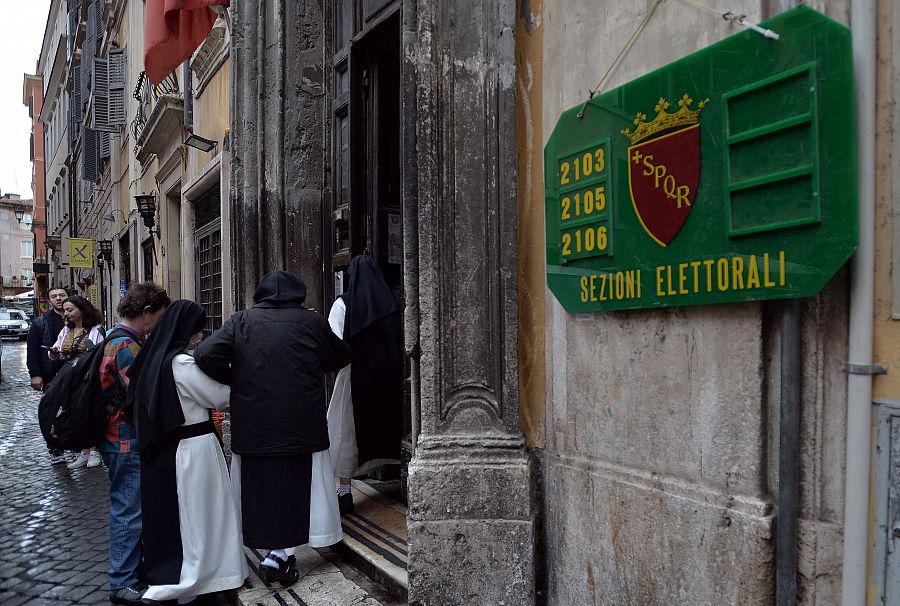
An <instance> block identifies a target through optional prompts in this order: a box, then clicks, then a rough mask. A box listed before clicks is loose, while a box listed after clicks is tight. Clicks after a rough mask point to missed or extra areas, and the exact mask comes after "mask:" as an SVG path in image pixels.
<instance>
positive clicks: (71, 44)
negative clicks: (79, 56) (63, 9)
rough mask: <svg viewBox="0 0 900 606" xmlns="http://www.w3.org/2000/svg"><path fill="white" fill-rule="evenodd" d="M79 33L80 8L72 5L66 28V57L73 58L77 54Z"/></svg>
mask: <svg viewBox="0 0 900 606" xmlns="http://www.w3.org/2000/svg"><path fill="white" fill-rule="evenodd" d="M77 33H78V10H76V9H75V8H74V7H72V10H70V11H69V22H68V27H67V29H66V51H67V52H66V57H67V58H71V57H72V55H74V54H75V36H76V34H77Z"/></svg>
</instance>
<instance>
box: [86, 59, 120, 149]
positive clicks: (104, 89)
mask: <svg viewBox="0 0 900 606" xmlns="http://www.w3.org/2000/svg"><path fill="white" fill-rule="evenodd" d="M91 112H92V116H91V127H92V128H93V129H94V130H100V131H107V132H108V131H110V130H115V127H113V126H110V124H109V59H101V58H100V57H94V85H93V90H92V91H91Z"/></svg>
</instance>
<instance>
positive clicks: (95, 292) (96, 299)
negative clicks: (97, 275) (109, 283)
mask: <svg viewBox="0 0 900 606" xmlns="http://www.w3.org/2000/svg"><path fill="white" fill-rule="evenodd" d="M88 297H89V298H90V301H91V305H93V306H94V307H96V308H97V309H100V287H99V286H97V285H96V284H91V286H90V288H88Z"/></svg>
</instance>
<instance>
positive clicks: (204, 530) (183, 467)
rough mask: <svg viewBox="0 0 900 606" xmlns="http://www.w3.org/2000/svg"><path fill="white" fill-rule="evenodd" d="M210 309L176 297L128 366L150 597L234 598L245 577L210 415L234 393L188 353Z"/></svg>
mask: <svg viewBox="0 0 900 606" xmlns="http://www.w3.org/2000/svg"><path fill="white" fill-rule="evenodd" d="M205 324H206V314H205V313H204V311H203V309H202V308H201V307H200V306H199V305H197V304H196V303H194V302H192V301H184V300H182V301H175V302H173V303H172V305H170V306H169V308H168V309H167V310H166V312H165V314H163V316H162V318H160V320H159V323H158V324H157V325H156V327H155V328H154V330H153V332H152V333H151V334H150V338H149V339H148V340H147V343H146V344H145V345H144V347H142V348H141V351H140V354H138V356H137V358H136V359H135V361H134V363H133V364H132V365H131V367H130V368H129V370H128V376H129V378H130V379H131V383H130V386H129V390H128V400H129V404H130V405H131V406H133V408H132V410H133V411H134V415H135V420H136V425H137V434H138V443H139V445H140V451H141V507H142V510H143V513H142V515H143V543H144V569H145V573H146V579H147V583H148V585H149V588H148V589H147V591H146V593H145V594H144V599H145V600H150V601H163V600H175V599H179V600H180V601H181V602H182V603H184V602H185V601H187V600H190V599H191V598H192V597H196V596H200V595H204V594H212V595H208V596H206V597H205V599H204V603H205V604H217V603H222V604H234V603H237V600H236V598H237V594H236V592H235V591H234V589H235V588H237V587H240V586H241V585H242V584H243V582H244V579H245V578H246V577H247V565H246V561H245V558H244V554H243V551H242V548H241V541H240V535H241V528H240V522H239V518H238V514H237V508H236V506H235V502H234V496H233V494H232V491H231V485H230V481H229V477H228V468H227V467H226V464H225V457H224V456H223V454H222V447H221V444H220V443H219V439H218V436H217V435H216V433H215V428H214V426H213V423H212V420H211V415H210V411H211V410H212V409H216V410H222V409H224V408H226V407H227V406H228V401H229V397H230V389H229V387H228V386H227V385H222V384H221V383H218V382H216V381H214V380H213V379H211V378H209V377H208V376H207V375H205V374H204V373H203V372H202V371H201V370H200V369H199V368H197V365H196V364H195V363H194V359H193V358H192V357H191V356H190V355H188V354H187V350H188V348H189V347H191V346H192V345H196V344H197V343H199V341H200V340H201V338H202V332H201V331H202V330H203V328H204V326H205Z"/></svg>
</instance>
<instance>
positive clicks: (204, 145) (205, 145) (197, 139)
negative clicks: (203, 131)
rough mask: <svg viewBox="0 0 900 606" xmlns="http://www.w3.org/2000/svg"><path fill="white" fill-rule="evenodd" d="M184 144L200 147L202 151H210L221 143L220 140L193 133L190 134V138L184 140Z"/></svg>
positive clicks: (195, 147)
mask: <svg viewBox="0 0 900 606" xmlns="http://www.w3.org/2000/svg"><path fill="white" fill-rule="evenodd" d="M184 144H185V145H187V146H188V147H193V148H194V149H199V150H200V151H202V152H208V151H212V150H213V149H215V148H216V146H217V145H219V142H218V141H213V140H212V139H207V138H206V137H201V136H200V135H195V134H194V133H191V134H190V135H188V138H187V139H185V140H184Z"/></svg>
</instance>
